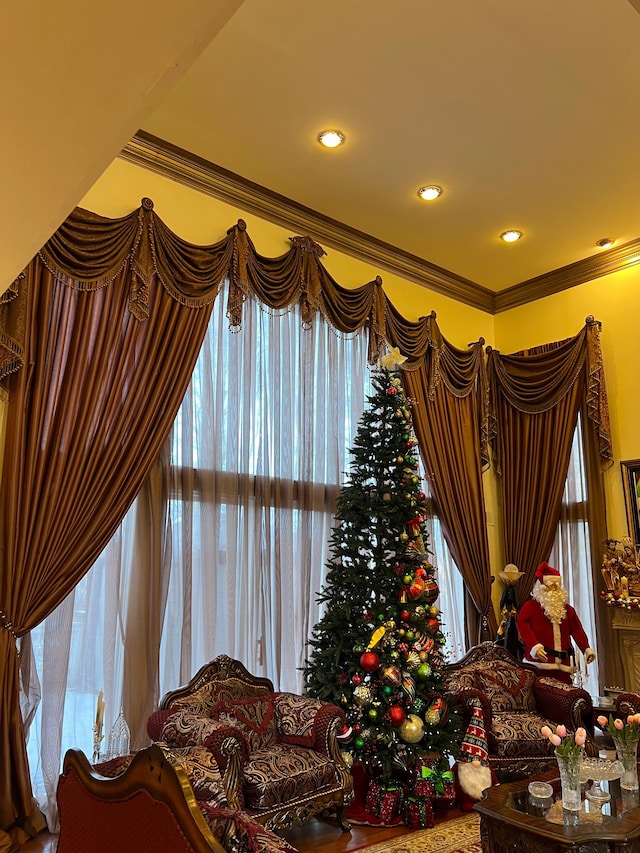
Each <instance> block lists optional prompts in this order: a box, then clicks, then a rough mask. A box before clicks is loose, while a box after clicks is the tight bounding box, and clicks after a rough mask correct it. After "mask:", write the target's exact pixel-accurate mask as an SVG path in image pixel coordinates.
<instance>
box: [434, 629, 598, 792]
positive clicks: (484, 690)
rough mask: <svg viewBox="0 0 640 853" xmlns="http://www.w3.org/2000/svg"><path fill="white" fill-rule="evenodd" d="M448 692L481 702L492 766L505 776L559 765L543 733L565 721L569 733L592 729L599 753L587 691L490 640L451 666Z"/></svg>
mask: <svg viewBox="0 0 640 853" xmlns="http://www.w3.org/2000/svg"><path fill="white" fill-rule="evenodd" d="M446 681H447V692H448V693H449V694H450V695H451V696H452V698H454V699H455V700H457V701H458V702H460V703H461V704H462V706H463V707H467V706H468V703H469V701H470V700H471V699H473V698H476V699H478V700H479V701H480V703H481V705H482V711H483V716H484V723H485V727H486V733H487V741H488V752H489V765H490V767H491V768H492V769H493V770H495V771H496V773H497V774H498V776H499V777H500V775H502V777H503V778H507V777H508V776H515V775H524V774H530V773H540V772H543V771H544V770H548V769H551V768H552V767H553V766H555V764H556V760H555V756H554V754H553V746H552V744H551V743H550V741H549V740H548V738H546V737H545V736H544V735H543V734H542V733H541V729H542V727H543V726H545V725H547V726H550V727H551V728H552V729H555V727H556V726H557V725H559V724H564V725H565V726H566V727H567V730H568V731H575V730H576V729H577V728H578V727H579V726H584V728H585V729H586V730H587V736H588V737H587V743H586V745H585V750H586V752H587V754H588V755H597V754H598V749H597V746H596V744H595V741H594V739H593V722H592V701H591V696H590V695H589V694H588V693H587V692H586V691H585V690H581V689H578V688H576V687H572V686H571V685H568V684H564V683H563V682H561V681H558V680H556V679H555V678H550V677H548V676H544V677H543V676H541V675H540V673H539V671H538V670H537V669H536V667H535V666H532V665H530V664H526V663H523V662H521V661H519V660H517V659H516V658H514V657H513V656H512V655H511V654H510V653H509V652H508V651H507V650H506V649H503V648H501V647H500V646H496V645H495V644H494V643H491V642H486V643H482V644H480V645H479V646H476V647H475V648H473V649H471V651H469V652H468V653H467V654H466V655H465V656H464V657H463V658H462V659H461V660H459V661H457V662H455V663H452V664H450V665H449V666H448V667H447V669H446Z"/></svg>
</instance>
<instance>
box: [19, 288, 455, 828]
mask: <svg viewBox="0 0 640 853" xmlns="http://www.w3.org/2000/svg"><path fill="white" fill-rule="evenodd" d="M224 306H225V300H224V294H221V295H220V297H219V298H218V300H217V302H216V305H215V308H214V312H213V315H212V319H211V322H210V325H209V329H208V332H207V336H206V339H205V341H204V344H203V347H202V351H201V353H200V357H199V360H198V364H197V366H196V369H195V371H194V374H193V378H192V382H191V385H190V387H189V390H188V392H187V394H186V396H185V399H184V401H183V404H182V406H181V408H180V411H179V414H178V417H177V418H176V421H175V424H174V427H173V431H172V435H171V438H170V451H169V463H168V466H167V467H166V469H165V470H166V472H168V473H167V474H166V476H165V481H164V482H165V492H164V494H165V497H166V504H165V506H164V509H163V511H162V512H161V513H158V514H156V516H154V518H155V521H154V524H155V527H156V528H158V527H159V528H161V529H160V530H157V529H155V528H154V530H155V532H154V534H153V535H151V534H150V535H148V536H147V538H148V539H151V538H153V540H154V542H157V541H160V543H161V544H160V545H159V546H158V549H157V550H156V551H155V552H154V557H153V560H154V567H155V568H154V578H153V582H154V583H157V584H158V585H159V587H160V589H159V590H158V591H157V593H156V598H155V599H154V600H157V601H158V602H159V607H158V610H159V613H160V617H159V618H160V623H161V624H160V632H161V633H160V636H161V640H160V655H159V672H158V680H157V689H158V692H159V695H163V694H164V693H165V692H166V691H167V690H170V689H172V688H175V687H176V686H178V685H179V684H183V683H184V682H185V681H187V680H188V679H189V678H191V676H192V675H193V674H194V673H195V672H196V670H197V669H198V668H199V667H200V666H202V665H203V664H204V663H205V662H207V661H208V660H210V659H211V658H212V657H213V656H215V655H217V654H221V653H226V654H229V655H230V656H232V657H235V658H238V659H240V660H242V661H243V663H244V664H245V665H246V666H247V668H248V669H249V670H250V671H252V672H254V673H256V674H266V675H267V676H268V677H269V678H271V679H272V680H273V682H274V683H275V685H276V686H277V687H278V688H279V689H282V690H292V691H298V690H301V689H302V678H301V671H300V670H301V667H302V666H303V664H304V661H305V658H306V642H307V639H308V637H309V635H310V633H311V629H312V627H313V626H314V625H315V624H316V622H317V621H318V620H319V619H320V616H321V611H320V607H319V605H318V603H317V601H316V594H317V592H318V591H319V590H320V589H321V587H322V585H323V583H324V579H325V567H326V562H327V559H328V543H329V538H330V531H331V525H332V523H333V513H334V510H335V500H336V498H337V495H338V492H339V488H340V485H341V483H342V480H343V476H344V472H346V471H347V469H348V466H349V454H348V451H349V448H350V447H351V445H352V442H353V439H354V436H355V433H356V428H357V425H358V422H359V419H360V415H361V413H362V410H363V407H364V405H365V398H366V394H367V392H368V390H369V381H370V374H369V368H368V365H367V342H366V336H365V335H357V336H354V337H352V338H350V339H345V338H343V337H339V336H338V335H337V334H336V333H335V330H333V329H332V328H331V327H330V326H329V325H328V324H327V323H325V322H324V321H322V320H321V318H319V317H318V318H316V321H315V322H314V324H313V327H312V328H310V329H304V330H303V329H302V327H301V319H300V315H299V312H298V311H297V310H295V309H294V310H292V311H291V312H288V313H285V314H283V315H279V316H276V315H273V314H271V313H269V312H267V311H265V310H262V309H261V308H260V307H259V306H258V305H257V304H256V303H255V302H253V301H252V300H248V301H247V302H246V303H245V305H244V309H243V313H244V316H243V325H242V329H241V330H239V331H237V332H233V333H232V332H230V331H229V329H228V321H227V319H226V317H225V311H224ZM143 503H144V502H143V501H142V499H140V500H139V501H138V502H137V503H136V504H134V506H133V507H132V509H131V511H130V512H129V513H128V515H127V517H126V518H125V519H124V521H123V523H122V525H121V527H120V529H119V530H118V532H117V533H116V535H115V536H114V537H113V539H112V541H111V542H110V544H109V546H108V547H107V548H106V549H105V551H104V553H103V554H102V555H101V557H100V559H99V560H98V561H97V562H96V564H95V565H94V567H93V568H92V569H91V571H90V572H89V573H88V574H87V575H86V576H85V577H84V578H83V580H82V581H81V583H80V584H79V585H78V586H77V587H76V589H75V590H74V591H73V593H71V595H69V596H68V598H67V600H66V601H65V602H63V604H62V605H60V607H59V608H58V609H57V610H56V611H55V612H54V613H52V614H51V616H49V617H48V618H47V619H46V620H45V621H44V622H43V623H42V624H41V625H40V626H38V628H37V629H36V630H35V631H34V632H33V634H32V639H33V649H34V661H35V667H34V672H36V673H37V674H38V677H39V681H40V683H38V680H37V679H35V678H34V679H33V680H32V684H31V689H30V691H29V693H30V697H31V700H30V701H31V703H32V707H35V704H36V700H37V697H38V694H40V693H41V695H42V697H43V699H42V702H41V704H40V706H39V707H38V709H37V712H36V713H35V719H34V722H33V724H32V726H31V730H30V735H29V743H28V750H29V760H30V765H31V770H32V776H33V781H34V791H35V795H36V797H37V798H38V800H39V802H40V803H41V804H42V806H43V808H44V810H45V812H46V813H47V817H48V820H49V825H50V826H51V827H55V826H56V820H57V812H56V806H55V788H56V784H57V780H58V774H59V772H60V762H61V756H62V755H64V752H65V751H66V750H67V749H68V748H69V747H78V748H80V749H82V750H83V751H84V752H85V753H86V754H88V755H91V753H92V746H93V744H92V725H93V722H94V718H95V708H96V697H97V695H98V691H100V690H102V691H104V696H105V700H106V709H105V731H106V732H108V731H109V728H110V726H111V724H112V722H113V721H114V719H115V717H116V716H117V714H118V712H119V710H120V706H121V703H122V695H123V684H124V683H125V680H126V679H127V678H128V677H129V678H130V677H131V676H130V675H127V673H131V672H136V671H137V672H139V673H142V674H146V669H145V667H146V665H147V662H146V658H145V657H144V653H145V643H146V637H147V625H145V624H144V622H145V620H146V619H148V620H149V621H150V620H151V618H152V617H151V614H150V613H148V612H147V611H146V610H145V609H144V607H143V608H142V609H141V608H140V590H141V589H142V590H143V591H144V592H145V593H146V586H147V585H148V584H149V576H148V575H145V574H144V573H143V571H142V569H141V567H140V560H139V559H138V553H139V550H138V547H139V546H138V544H137V543H138V540H139V538H140V537H141V535H142V536H144V530H143V529H142V528H141V518H143V517H144V512H143V511H142V510H143V509H144V506H143ZM145 523H146V524H147V525H148V524H149V521H148V519H147V520H146V522H145ZM430 543H431V548H432V551H433V554H434V563H435V564H436V565H437V566H438V568H439V570H440V575H439V580H440V585H441V590H442V595H441V599H440V602H439V605H440V607H441V609H442V611H443V615H444V623H445V630H446V632H447V633H449V634H450V635H451V637H452V646H455V643H456V641H455V640H454V639H453V638H454V637H456V636H457V637H459V636H463V630H462V629H463V626H462V618H463V616H462V613H463V611H462V608H460V607H457V606H456V603H455V600H453V599H452V598H451V596H452V595H453V594H454V591H455V589H456V588H458V587H459V588H461V579H460V575H459V572H458V571H457V569H456V568H455V567H454V566H453V565H452V564H451V562H450V561H449V560H448V558H447V555H446V553H445V551H444V541H443V539H442V537H441V536H440V535H439V528H438V526H437V521H436V522H435V527H434V528H432V530H431V531H430ZM158 566H159V567H161V572H159V571H158V570H157V569H158ZM450 572H452V573H453V574H454V576H455V577H454V581H455V582H454V585H453V591H452V590H450V589H449V586H448V584H447V576H448V574H449V573H450ZM458 594H459V590H458ZM134 600H136V601H137V603H136V604H133V603H132V601H134ZM156 616H157V614H156ZM450 654H451V657H452V659H456V658H457V657H459V653H458V650H457V648H453V647H452V648H451V649H450ZM136 664H137V666H136ZM150 683H153V682H152V680H151V682H150ZM145 684H146V682H145ZM150 692H151V691H150ZM149 700H150V701H151V702H153V701H154V697H153V696H149ZM25 709H26V700H25ZM150 710H152V709H150ZM135 734H136V733H135V731H133V730H132V735H134V737H135ZM138 735H139V736H142V737H144V730H143V729H141V730H139V732H138ZM105 746H106V740H105V741H104V742H103V744H102V748H103V749H104V747H105Z"/></svg>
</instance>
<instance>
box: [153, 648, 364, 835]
mask: <svg viewBox="0 0 640 853" xmlns="http://www.w3.org/2000/svg"><path fill="white" fill-rule="evenodd" d="M343 726H344V714H343V712H342V710H341V709H340V708H337V707H336V706H334V705H330V704H327V703H323V702H319V701H317V700H315V699H311V698H308V697H305V696H299V695H296V694H292V693H285V692H276V691H274V689H273V684H272V683H271V681H269V680H268V679H266V678H259V677H256V676H253V675H251V674H250V673H249V672H248V671H247V670H246V669H245V667H244V666H243V665H242V664H241V663H240V662H239V661H236V660H233V659H232V658H229V657H227V656H226V655H220V656H219V657H217V658H215V659H214V660H213V661H211V662H210V663H208V664H206V665H205V666H203V667H202V669H201V670H200V671H199V672H198V673H197V674H196V675H195V676H194V678H192V679H191V681H190V682H189V683H188V684H187V685H186V686H185V687H182V688H179V689H178V690H174V691H171V692H170V693H167V694H166V696H164V698H163V699H162V701H161V703H160V710H159V711H157V712H156V713H155V714H153V715H152V716H151V717H150V719H149V722H148V725H147V731H148V733H149V736H150V737H151V738H152V740H155V741H159V742H161V743H163V744H165V745H166V746H167V747H168V748H169V749H182V748H190V747H194V746H206V747H208V748H210V749H211V750H212V753H213V754H214V756H215V758H216V761H217V763H218V764H219V766H220V767H221V769H222V773H223V776H224V780H225V791H226V797H227V802H228V803H229V806H230V807H231V808H233V809H236V810H239V811H242V813H244V814H247V815H249V816H250V817H251V819H252V820H253V821H254V822H256V823H259V824H262V825H264V826H265V827H267V828H268V829H286V828H289V827H292V826H295V825H298V824H301V823H304V822H305V821H306V820H308V819H309V818H310V817H312V816H313V815H315V814H319V813H320V812H322V811H325V810H327V809H331V810H335V811H336V813H337V818H338V822H339V824H340V826H341V827H342V829H343V830H345V831H348V830H349V824H348V822H347V821H346V817H345V811H346V807H347V806H348V805H349V804H350V803H351V802H352V800H353V780H352V777H351V773H350V770H349V768H348V766H347V765H346V763H345V762H344V760H343V758H342V754H341V752H340V749H339V746H338V741H337V735H338V734H339V733H340V732H341V731H342V728H343ZM229 732H232V733H234V735H235V737H228V735H229ZM236 744H239V746H237V745H236Z"/></svg>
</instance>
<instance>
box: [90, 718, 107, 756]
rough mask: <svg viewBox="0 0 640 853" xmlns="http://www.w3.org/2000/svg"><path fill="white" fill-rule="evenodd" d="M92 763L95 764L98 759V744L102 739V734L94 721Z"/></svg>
mask: <svg viewBox="0 0 640 853" xmlns="http://www.w3.org/2000/svg"><path fill="white" fill-rule="evenodd" d="M92 731H93V764H97V763H98V762H99V761H100V744H101V743H102V741H103V740H104V735H103V734H102V732H101V731H100V729H99V728H98V726H97V725H96V724H95V723H94V725H93V729H92Z"/></svg>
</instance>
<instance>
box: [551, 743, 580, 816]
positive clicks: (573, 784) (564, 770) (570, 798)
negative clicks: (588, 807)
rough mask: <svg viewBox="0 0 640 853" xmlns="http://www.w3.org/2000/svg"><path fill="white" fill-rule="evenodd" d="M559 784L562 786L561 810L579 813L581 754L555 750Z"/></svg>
mask: <svg viewBox="0 0 640 853" xmlns="http://www.w3.org/2000/svg"><path fill="white" fill-rule="evenodd" d="M555 754H556V761H557V762H558V770H559V771H560V784H561V786H562V808H563V809H566V810H567V811H571V812H579V811H580V809H581V808H582V802H581V799H580V765H581V763H582V752H581V751H578V750H576V751H574V752H569V753H567V754H563V753H560V752H558V750H557V749H556V750H555Z"/></svg>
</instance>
